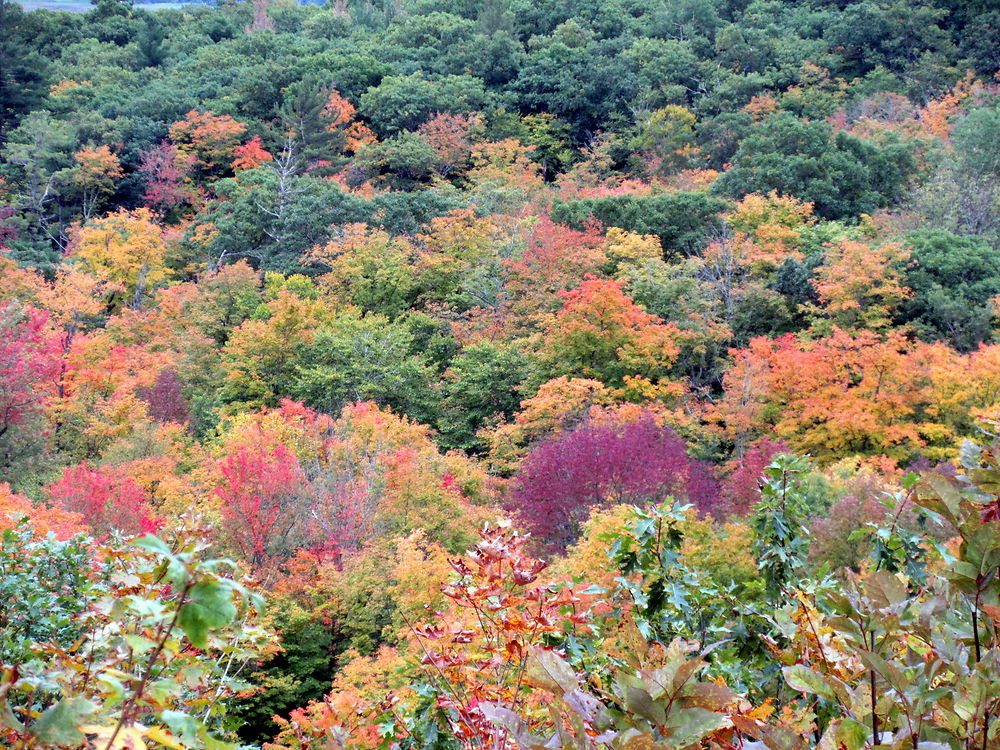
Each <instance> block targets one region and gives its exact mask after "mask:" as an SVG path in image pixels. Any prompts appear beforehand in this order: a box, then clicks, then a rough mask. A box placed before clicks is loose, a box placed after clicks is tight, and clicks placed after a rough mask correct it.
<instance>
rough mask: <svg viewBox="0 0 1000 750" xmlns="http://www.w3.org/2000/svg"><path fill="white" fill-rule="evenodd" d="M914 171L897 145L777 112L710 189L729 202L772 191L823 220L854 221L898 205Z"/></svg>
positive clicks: (905, 150) (904, 150)
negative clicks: (801, 203)
mask: <svg viewBox="0 0 1000 750" xmlns="http://www.w3.org/2000/svg"><path fill="white" fill-rule="evenodd" d="M912 170H913V157H912V154H911V152H910V148H909V147H908V146H906V145H905V144H903V143H901V142H892V141H891V140H890V141H888V142H887V143H886V144H884V145H876V144H875V143H872V142H871V141H867V140H864V139H861V138H858V137H856V136H853V135H850V134H848V133H845V132H842V131H840V132H836V133H834V131H833V128H832V127H831V126H830V125H829V124H827V123H825V122H818V121H817V122H806V121H804V120H800V119H798V118H797V117H795V116H794V115H791V114H788V113H779V114H776V115H772V116H771V117H768V118H767V119H766V120H764V121H763V122H762V123H760V124H759V125H757V126H755V127H754V128H752V129H751V131H750V134H749V135H748V136H747V137H746V138H745V139H743V141H742V142H741V143H740V147H739V150H738V151H737V152H736V154H735V156H734V157H733V167H732V169H730V170H728V171H727V172H725V173H724V174H723V175H722V176H721V177H720V178H719V179H718V180H717V181H716V183H715V185H714V189H715V190H716V191H717V192H718V193H720V194H722V195H728V196H732V197H742V196H744V195H746V194H748V193H761V194H767V193H769V192H771V191H772V190H773V191H776V192H778V193H781V194H784V195H794V196H796V197H797V198H800V199H801V200H803V201H808V202H810V203H813V204H815V208H816V213H817V214H818V215H820V216H822V217H824V218H827V219H843V218H854V217H857V216H858V215H859V214H862V213H873V212H874V211H875V210H876V209H878V208H882V207H885V206H887V205H889V204H891V203H892V202H893V201H895V200H897V199H898V197H899V194H900V190H901V189H902V187H903V185H904V183H905V181H906V180H907V178H908V177H909V176H910V175H911V173H912Z"/></svg>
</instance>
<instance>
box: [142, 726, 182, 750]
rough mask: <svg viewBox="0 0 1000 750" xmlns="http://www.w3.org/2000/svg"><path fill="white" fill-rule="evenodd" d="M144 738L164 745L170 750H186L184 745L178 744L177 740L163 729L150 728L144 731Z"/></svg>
mask: <svg viewBox="0 0 1000 750" xmlns="http://www.w3.org/2000/svg"><path fill="white" fill-rule="evenodd" d="M146 738H147V739H150V740H152V741H153V742H158V743H160V744H161V745H165V746H167V747H169V748H171V750H186V748H185V747H184V745H182V744H181V743H180V742H178V741H177V738H176V737H174V736H173V735H172V734H170V732H169V731H167V730H166V729H164V728H163V727H150V728H149V729H147V730H146Z"/></svg>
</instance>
